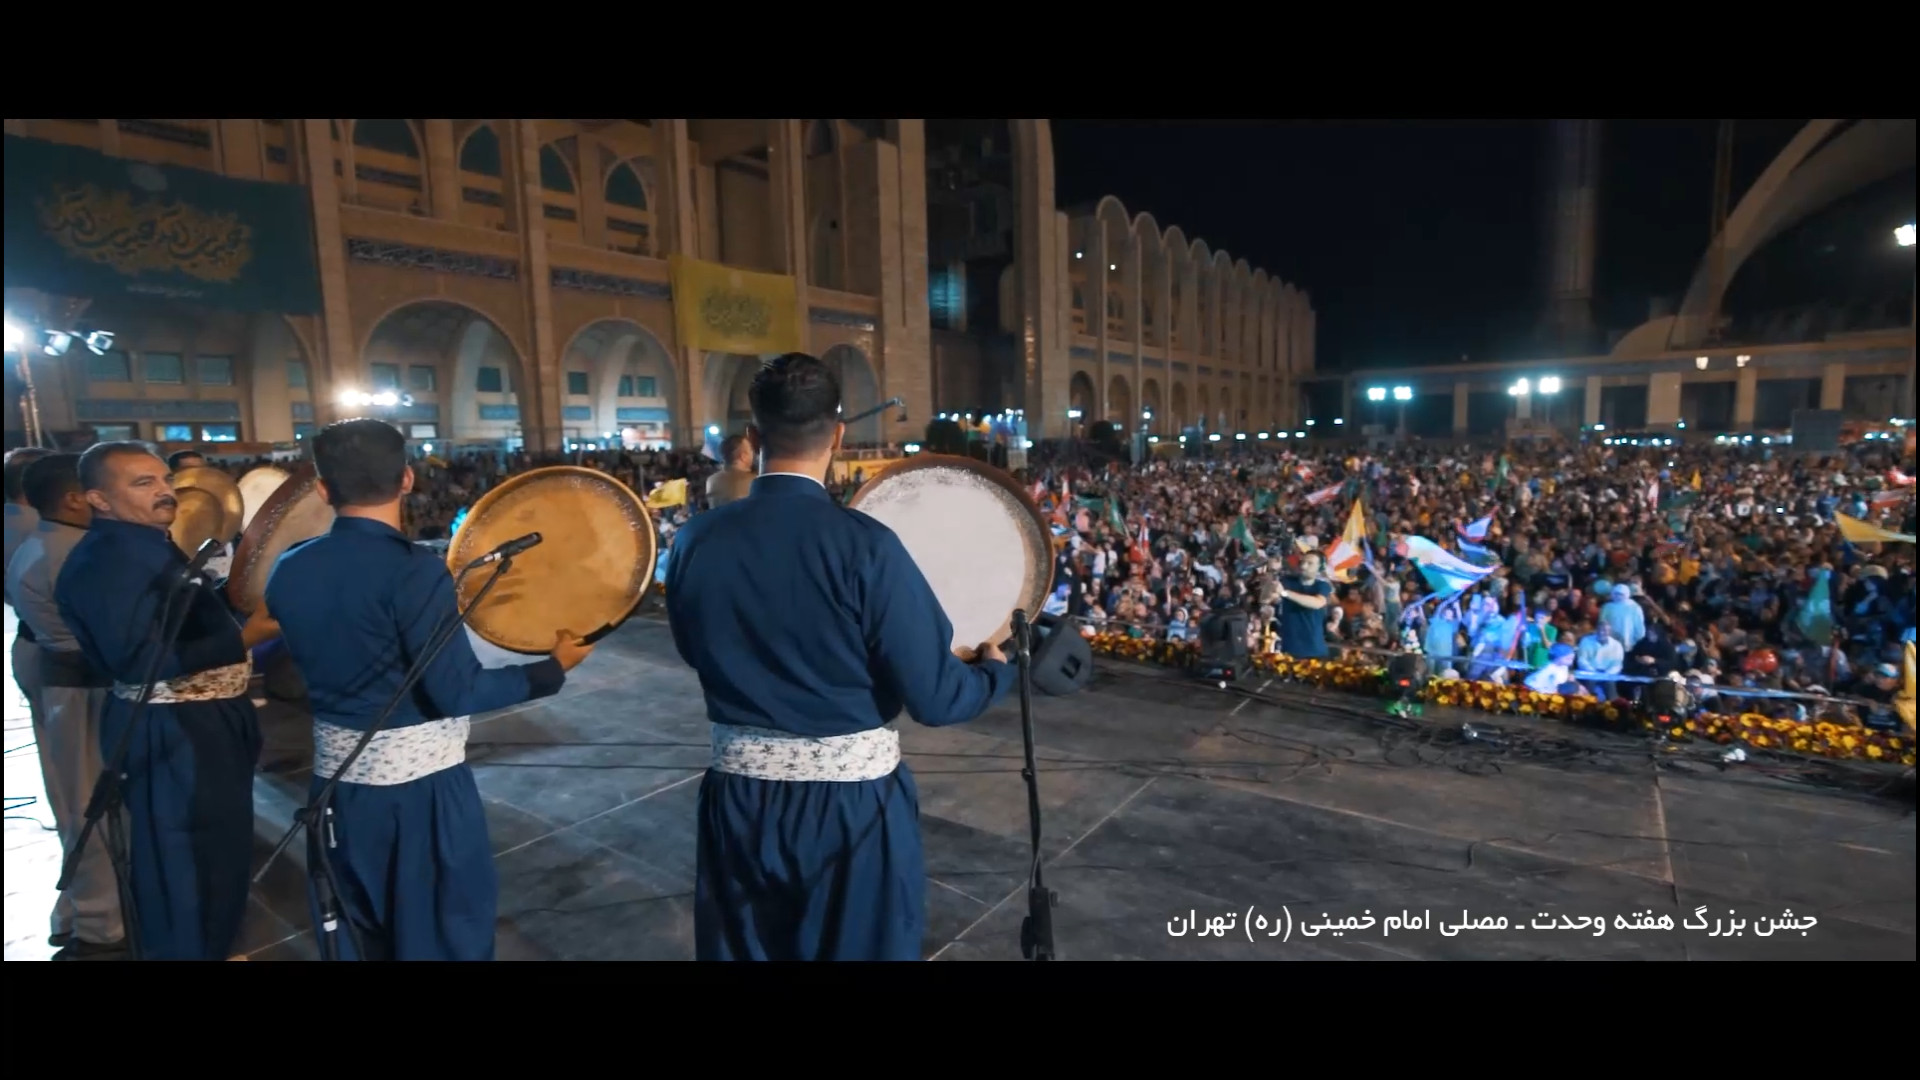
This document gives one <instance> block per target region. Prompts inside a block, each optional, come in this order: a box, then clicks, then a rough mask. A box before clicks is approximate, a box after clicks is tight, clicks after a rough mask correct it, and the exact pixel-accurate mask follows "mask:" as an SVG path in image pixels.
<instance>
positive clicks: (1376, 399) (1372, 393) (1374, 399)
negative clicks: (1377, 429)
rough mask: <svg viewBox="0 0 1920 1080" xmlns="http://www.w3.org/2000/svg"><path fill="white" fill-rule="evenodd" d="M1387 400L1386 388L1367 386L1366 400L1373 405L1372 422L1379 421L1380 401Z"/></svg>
mask: <svg viewBox="0 0 1920 1080" xmlns="http://www.w3.org/2000/svg"><path fill="white" fill-rule="evenodd" d="M1385 400H1387V388H1386V387H1384V386H1369V387H1367V401H1368V402H1369V403H1370V404H1372V405H1373V410H1372V411H1373V420H1374V423H1376V424H1377V423H1379V422H1380V403H1381V402H1383V401H1385Z"/></svg>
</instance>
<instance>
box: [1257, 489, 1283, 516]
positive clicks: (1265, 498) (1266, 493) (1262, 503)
mask: <svg viewBox="0 0 1920 1080" xmlns="http://www.w3.org/2000/svg"><path fill="white" fill-rule="evenodd" d="M1279 501H1280V496H1279V494H1278V493H1277V492H1275V491H1273V490H1272V489H1271V488H1268V489H1264V490H1262V491H1261V492H1260V493H1259V494H1257V495H1255V496H1254V497H1253V511H1254V513H1256V514H1264V513H1266V512H1267V511H1268V510H1271V509H1273V504H1274V503H1277V502H1279Z"/></svg>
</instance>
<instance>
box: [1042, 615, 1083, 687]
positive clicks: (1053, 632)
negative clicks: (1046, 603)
mask: <svg viewBox="0 0 1920 1080" xmlns="http://www.w3.org/2000/svg"><path fill="white" fill-rule="evenodd" d="M1032 664H1033V667H1032V671H1033V688H1034V689H1035V690H1038V691H1040V692H1041V693H1043V694H1046V695H1047V696H1049V697H1065V696H1066V695H1068V694H1073V693H1077V692H1079V691H1081V690H1085V689H1086V688H1087V684H1088V683H1091V682H1092V681H1093V646H1091V645H1089V644H1087V639H1086V638H1083V637H1081V636H1080V631H1079V629H1078V628H1077V627H1076V626H1075V625H1074V624H1073V623H1072V622H1068V621H1065V620H1062V619H1060V618H1057V617H1055V616H1053V615H1042V616H1040V617H1039V618H1038V619H1035V620H1034V621H1033V660H1032Z"/></svg>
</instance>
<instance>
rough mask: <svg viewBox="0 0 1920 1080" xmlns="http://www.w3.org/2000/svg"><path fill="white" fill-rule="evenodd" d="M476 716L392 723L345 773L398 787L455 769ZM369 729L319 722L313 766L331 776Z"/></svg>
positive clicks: (358, 780)
mask: <svg viewBox="0 0 1920 1080" xmlns="http://www.w3.org/2000/svg"><path fill="white" fill-rule="evenodd" d="M472 726H473V725H472V722H471V721H470V720H469V718H467V717H465V716H456V717H453V718H452V719H448V720H429V721H427V722H426V723H424V724H413V725H410V726H408V727H403V728H391V729H389V730H386V731H382V732H380V733H379V734H377V735H375V736H374V737H373V741H372V742H369V743H368V744H367V748H366V749H365V750H363V751H361V753H360V756H359V757H357V758H355V759H354V760H353V768H351V769H348V770H347V772H346V775H345V776H342V777H341V778H340V779H341V780H342V781H344V782H345V783H349V784H367V785H369V786H372V787H393V786H395V785H398V784H411V783H412V782H414V781H415V780H419V779H421V778H423V777H428V776H432V775H433V774H434V773H437V772H441V771H443V770H446V769H451V768H453V767H454V766H455V765H460V764H463V763H465V761H466V760H467V733H468V731H469V730H471V728H472ZM364 734H365V732H361V731H355V730H354V729H353V728H348V727H341V726H340V725H338V724H329V723H327V722H326V721H325V720H315V721H314V722H313V771H314V774H315V775H317V776H321V777H326V778H331V777H332V776H333V774H334V773H337V772H339V771H340V766H341V764H342V763H343V762H345V761H346V760H347V755H348V754H351V753H353V748H354V747H356V746H358V745H360V737H361V736H362V735H364Z"/></svg>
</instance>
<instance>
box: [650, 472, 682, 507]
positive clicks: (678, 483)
mask: <svg viewBox="0 0 1920 1080" xmlns="http://www.w3.org/2000/svg"><path fill="white" fill-rule="evenodd" d="M685 505H687V478H686V477H684V476H683V477H681V478H680V479H678V480H668V481H666V482H665V483H662V484H661V485H660V486H659V487H656V488H654V489H653V490H652V491H649V492H647V509H649V510H671V509H672V508H674V507H676V506H685Z"/></svg>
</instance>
